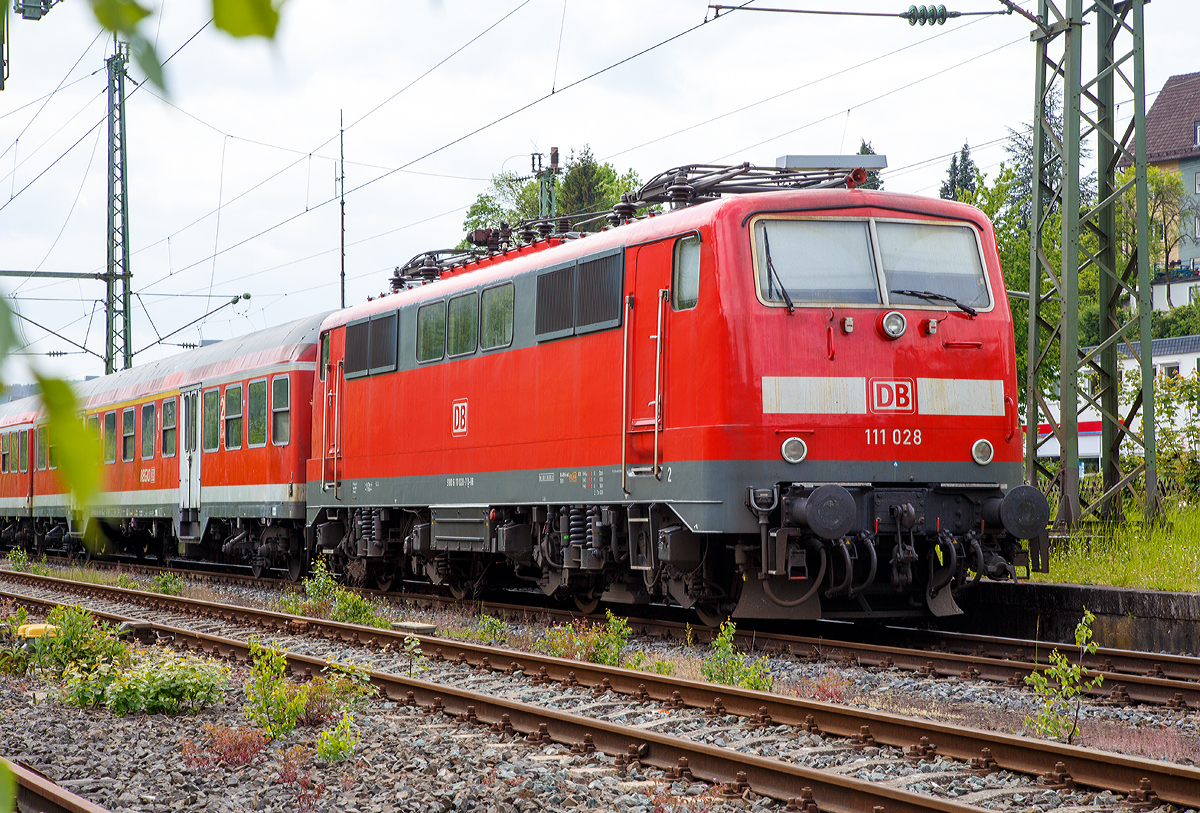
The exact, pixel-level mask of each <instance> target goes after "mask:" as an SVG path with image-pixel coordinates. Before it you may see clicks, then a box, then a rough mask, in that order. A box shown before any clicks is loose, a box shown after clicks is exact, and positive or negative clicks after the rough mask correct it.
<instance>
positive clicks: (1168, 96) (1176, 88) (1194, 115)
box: [1146, 73, 1200, 164]
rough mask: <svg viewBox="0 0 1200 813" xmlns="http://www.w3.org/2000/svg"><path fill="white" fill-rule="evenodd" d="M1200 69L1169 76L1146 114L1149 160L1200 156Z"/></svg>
mask: <svg viewBox="0 0 1200 813" xmlns="http://www.w3.org/2000/svg"><path fill="white" fill-rule="evenodd" d="M1196 122H1200V73H1184V74H1180V75H1179V76H1172V77H1171V78H1170V79H1168V80H1167V83H1166V84H1165V85H1163V87H1162V90H1161V91H1160V92H1159V94H1158V98H1156V99H1155V100H1154V104H1152V105H1151V106H1150V112H1148V113H1147V114H1146V160H1147V161H1149V162H1150V163H1152V164H1157V163H1160V162H1162V161H1174V160H1176V159H1179V158H1190V157H1192V156H1200V146H1197V145H1196Z"/></svg>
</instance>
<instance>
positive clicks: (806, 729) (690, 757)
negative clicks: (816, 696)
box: [4, 573, 1200, 811]
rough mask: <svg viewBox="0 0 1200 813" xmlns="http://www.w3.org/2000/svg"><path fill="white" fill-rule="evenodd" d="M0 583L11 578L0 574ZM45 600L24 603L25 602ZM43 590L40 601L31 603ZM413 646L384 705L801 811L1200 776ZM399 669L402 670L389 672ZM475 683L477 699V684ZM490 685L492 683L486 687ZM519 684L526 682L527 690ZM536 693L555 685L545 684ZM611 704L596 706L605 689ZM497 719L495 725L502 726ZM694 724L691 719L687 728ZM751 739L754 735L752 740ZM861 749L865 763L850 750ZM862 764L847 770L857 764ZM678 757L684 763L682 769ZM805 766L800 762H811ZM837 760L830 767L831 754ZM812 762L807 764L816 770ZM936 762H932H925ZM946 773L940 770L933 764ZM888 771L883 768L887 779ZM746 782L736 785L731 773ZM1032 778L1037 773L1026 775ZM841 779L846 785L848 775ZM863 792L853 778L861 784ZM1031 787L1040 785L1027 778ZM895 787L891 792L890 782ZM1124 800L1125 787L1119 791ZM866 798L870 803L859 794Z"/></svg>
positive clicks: (457, 649) (1167, 785)
mask: <svg viewBox="0 0 1200 813" xmlns="http://www.w3.org/2000/svg"><path fill="white" fill-rule="evenodd" d="M4 575H5V576H6V577H8V576H9V574H7V573H6V574H4ZM17 576H18V577H19V578H18V580H19V581H22V582H24V587H25V589H23V590H21V591H20V592H19V593H18V592H15V591H6V593H7V594H8V595H10V596H12V597H14V598H17V599H19V600H22V601H27V602H43V603H47V604H48V603H55V602H57V601H61V600H62V595H61V593H62V592H63V591H65V592H68V593H69V594H71V595H73V596H84V595H88V596H91V597H92V600H91V601H90V602H89V603H90V604H93V605H94V604H97V603H98V602H114V603H118V602H119V603H121V604H123V606H124V611H123V612H121V613H118V612H114V611H112V610H111V609H110V610H105V609H104V608H103V607H100V609H101V613H99V614H101V615H104V614H106V613H107V616H108V617H110V618H111V619H113V620H118V619H121V620H124V619H127V618H128V617H129V615H128V614H129V606H128V605H129V604H130V603H134V604H137V605H138V607H137V610H136V614H137V616H138V617H140V618H142V619H149V621H150V629H152V630H153V631H154V634H155V635H156V636H159V637H162V638H169V639H170V640H172V641H174V642H175V643H176V644H178V645H186V646H188V647H190V648H193V649H198V650H203V651H205V652H208V653H210V654H219V655H222V656H225V657H233V658H238V659H242V660H244V659H245V658H246V657H247V656H248V646H247V643H246V639H248V638H249V637H250V636H251V635H253V634H255V633H257V634H261V633H262V632H263V631H267V632H268V633H273V634H277V635H279V636H281V637H283V638H285V639H287V640H291V641H292V642H293V643H292V644H288V647H289V649H296V648H306V647H308V646H310V645H309V644H308V643H306V641H309V640H311V639H312V638H313V637H316V638H319V639H321V640H322V641H323V642H324V643H326V644H328V645H331V646H353V647H359V648H361V647H368V648H370V649H372V650H373V651H374V652H375V653H377V654H378V655H379V656H380V657H384V658H385V659H386V657H385V656H388V655H389V654H395V653H399V652H401V651H403V649H404V646H403V642H404V638H405V637H407V636H406V634H405V633H403V632H398V631H391V630H378V629H373V628H369V627H360V626H357V625H351V624H341V623H338V622H331V621H325V620H321V619H312V618H300V617H296V616H289V615H286V614H282V613H275V612H270V611H263V610H256V609H252V608H247V607H230V606H224V605H217V604H213V603H209V602H200V601H196V600H194V599H180V598H177V597H166V596H160V595H155V594H148V593H141V592H138V591H128V590H122V589H120V588H108V587H98V586H95V585H85V584H80V583H76V582H61V581H59V580H50V579H46V578H44V577H30V576H28V575H27V574H17ZM35 591H36V593H42V594H43V595H37V594H36V593H35ZM45 594H48V595H45ZM195 616H201V617H204V618H206V619H215V620H217V621H219V622H221V623H224V624H228V625H231V626H233V627H237V628H240V629H239V630H238V631H237V635H238V637H236V638H235V637H230V634H220V635H216V634H212V633H210V632H202V631H200V630H197V629H194V628H193V627H194V625H195V622H194V620H193V621H191V624H190V625H189V620H190V619H194V617H195ZM418 639H419V641H420V643H421V648H422V651H423V652H424V653H426V654H427V655H428V657H429V658H430V660H431V661H432V662H433V663H434V664H435V665H436V668H437V670H439V673H447V674H446V677H445V680H444V681H433V680H419V679H415V678H411V677H406V676H404V675H402V674H398V673H397V672H396V671H380V670H377V671H373V672H372V680H373V681H374V682H375V683H376V685H377V686H379V688H380V689H381V690H382V691H383V692H384V693H385V694H386V695H387V696H389V697H392V698H395V699H398V700H401V701H402V702H405V703H411V704H417V705H419V706H421V707H422V708H424V709H425V710H426V711H427V713H431V714H450V715H458V716H459V717H460V718H461V719H462V720H464V721H467V722H478V723H480V724H484V725H487V726H495V727H496V729H497V730H498V731H501V732H506V731H511V732H512V734H513V735H514V736H515V735H516V734H525V735H531V736H532V739H533V741H535V742H537V741H541V740H542V739H543V738H548V739H547V741H556V742H561V743H566V744H568V745H570V746H571V747H573V748H576V749H583V750H585V751H586V750H589V749H592V748H594V749H597V750H599V751H601V752H603V753H605V754H608V755H610V756H612V757H615V758H617V759H618V760H623V761H624V762H625V763H627V764H628V763H642V764H646V765H651V766H654V767H657V768H660V769H663V770H669V771H675V772H678V773H680V774H685V773H686V771H685V769H686V770H690V772H691V774H692V775H694V776H696V777H698V778H703V779H706V780H709V781H714V782H719V783H723V784H724V785H725V786H726V789H727V790H728V791H729V792H731V793H733V792H736V791H737V789H738V788H740V787H749V788H753V789H754V791H755V792H757V793H762V794H764V795H769V796H773V797H776V798H780V799H797V800H800V801H798V802H797V803H796V804H799V805H801V806H802V807H803V806H804V805H805V804H806V803H807V802H806V800H807V799H809V798H810V797H809V796H807V795H806V794H805V791H804V789H805V788H808V789H810V790H811V792H812V796H811V798H812V799H813V800H815V802H816V804H817V805H818V807H820V808H821V809H826V810H850V809H866V808H865V807H863V805H864V804H869V805H870V806H871V807H875V806H882V807H885V808H886V809H887V810H889V811H897V810H909V809H914V810H915V809H938V810H947V811H950V810H968V809H971V810H978V809H979V808H978V807H974V806H971V805H963V804H959V803H954V802H950V801H949V800H946V799H931V798H929V797H927V796H922V795H921V794H912V792H911V791H908V790H906V789H905V787H906V784H905V780H904V779H903V776H901V777H900V778H899V779H897V782H898V783H899V785H900V786H899V787H893V786H890V785H888V784H887V783H886V782H884V783H881V782H878V781H866V780H861V779H855V776H857V775H860V774H861V773H862V770H861V769H863V768H872V767H878V766H879V765H883V764H892V763H901V764H906V757H907V760H908V761H912V762H918V761H922V760H924V761H925V763H929V762H930V761H931V760H938V761H941V760H948V761H947V763H946V764H951V762H950V761H953V764H956V765H957V768H956V771H957V772H960V773H962V772H968V771H969V770H970V769H969V768H968V767H967V766H968V765H970V766H972V767H973V768H974V769H975V770H977V771H978V772H980V773H981V774H983V775H990V774H993V773H994V772H996V771H1012V772H1017V773H1020V774H1023V775H1025V776H1026V777H1027V778H1029V781H1030V783H1031V784H1032V785H1033V786H1034V787H1037V788H1039V789H1044V788H1046V787H1054V788H1060V789H1069V788H1073V787H1076V786H1084V787H1091V788H1098V789H1105V790H1109V791H1114V792H1118V793H1122V794H1130V796H1129V799H1130V800H1131V801H1132V802H1134V803H1140V802H1144V803H1150V802H1151V801H1153V800H1154V799H1161V800H1163V801H1167V802H1172V803H1175V804H1180V805H1184V806H1195V805H1196V804H1197V802H1200V771H1197V770H1196V769H1194V768H1189V767H1185V766H1180V765H1175V764H1169V763H1162V762H1157V761H1153V760H1145V759H1139V758H1134V757H1127V756H1123V755H1119V754H1110V753H1104V752H1096V751H1091V750H1089V749H1083V748H1073V747H1070V746H1064V745H1061V744H1058V743H1052V742H1046V741H1041V740H1029V739H1026V738H1023V737H1016V736H1012V735H1005V734H1000V733H997V732H994V731H975V730H972V729H967V728H962V727H957V726H947V725H941V724H938V723H934V722H930V721H926V720H915V719H911V718H905V717H900V716H894V715H888V714H884V713H880V712H874V711H866V710H861V709H855V708H848V707H841V706H834V705H829V704H824V703H819V702H815V701H809V700H802V699H796V698H788V697H782V696H779V695H772V694H767V693H762V692H755V691H749V690H740V689H736V688H732V687H727V686H715V685H713V684H709V683H702V682H696V681H686V680H680V679H676V678H670V677H664V676H659V675H654V674H650V673H645V672H634V671H630V670H626V669H615V668H611V667H604V666H599V665H596V664H591V663H585V662H579V661H568V660H563V659H559V658H552V657H547V656H541V655H536V654H531V653H525V652H516V651H511V650H502V649H498V648H496V647H495V646H484V645H479V644H473V643H470V642H463V641H457V640H450V639H442V638H433V637H427V636H418ZM291 656H292V659H291V663H292V669H293V671H295V672H297V673H301V674H303V673H305V672H308V673H315V672H316V671H317V670H319V669H320V668H321V667H323V666H324V665H325V660H324V658H323V657H314V655H312V654H307V655H306V654H303V653H300V652H292V653H291ZM399 671H403V669H402V668H400V669H399ZM514 683H515V684H518V685H519V687H520V688H519V689H518V690H517V691H518V696H519V697H520V698H521V699H520V700H519V701H518V700H513V699H511V698H506V697H504V696H503V692H502V691H499V690H498V689H497V688H496V687H497V686H509V690H511V685H510V684H514ZM474 684H487V687H486V688H487V689H488V690H487V691H480V690H479V689H480V688H485V687H483V686H481V685H478V686H475V688H471V686H472V685H474ZM493 684H494V685H493ZM530 687H539V688H537V689H530ZM549 687H554V688H553V689H551V688H549ZM547 692H548V693H550V694H551V695H553V697H552V698H551V699H550V700H549V701H548V702H544V703H543V704H542V705H540V706H539V705H538V703H536V702H528V703H527V702H523V701H524V700H525V696H526V695H527V694H528V695H530V696H531V697H532V696H533V695H534V694H538V693H547ZM610 694H611V696H612V697H613V698H614V700H613V701H612V703H611V704H610V703H608V701H603V702H601V700H600V698H607V697H608V696H609V695H610ZM581 697H590V698H593V701H591V702H590V705H589V703H588V702H586V701H585V702H584V703H583V704H584V705H588V706H589V707H590V706H594V705H596V704H597V703H599V704H600V705H602V706H607V705H612V704H617V701H616V700H615V698H618V697H619V698H621V700H620V705H624V706H627V707H628V709H629V710H627V711H622V712H620V713H618V714H617V715H616V719H618V720H620V719H623V718H624V717H625V716H630V717H632V718H639V717H644V716H645V714H644V710H645V709H644V707H645V706H646V705H647V704H650V705H652V706H654V707H655V710H654V712H653V713H651V714H650V719H652V720H658V719H666V718H665V717H664V718H659V717H658V715H660V714H661V715H669V716H671V717H674V716H676V715H688V716H689V720H693V719H694V720H701V721H705V720H707V721H710V722H707V723H703V725H704V726H709V727H712V726H713V724H714V721H715V724H716V727H717V728H719V729H721V730H731V729H736V730H737V731H738V732H739V733H740V732H743V731H756V732H760V733H759V734H757V735H755V736H756V738H757V739H758V740H770V741H771V742H773V743H774V744H772V745H770V746H769V747H768V746H764V747H763V748H761V749H759V753H742V752H740V751H739V750H737V749H736V748H733V747H728V748H726V747H720V746H716V745H712V744H710V743H707V742H702V741H697V735H695V734H694V733H693V734H690V735H689V736H688V737H680V736H671V735H667V734H662V733H660V732H658V731H655V730H652V727H647V726H646V725H644V724H642V725H634V726H629V725H622V724H621V723H620V722H614V721H613V719H614V717H613V715H611V714H610V715H608V716H609V719H599V720H597V719H596V717H595V716H594V715H592V716H589V715H588V714H584V713H575V712H567V711H563V709H564V708H572V707H578V706H580V704H581V701H580V698H581ZM505 715H507V722H506V720H505ZM690 724H692V723H691V722H689V725H690ZM727 738H728V740H729V741H731V742H738V741H744V740H745V739H746V736H745V735H742V736H733V735H727ZM752 739H753V738H752ZM787 742H798V743H800V744H801V745H802V748H801V750H806V749H807V750H808V751H813V750H814V749H815V750H818V751H819V750H821V749H822V748H824V749H825V750H827V751H828V750H830V749H833V750H835V751H839V752H844V754H848V755H853V754H858V755H859V756H857V757H853V756H846V757H845V758H844V759H843V758H841V757H839V758H838V759H841V761H840V762H838V764H839V765H843V766H848V767H847V768H846V770H855V776H847V775H844V774H842V773H838V771H837V770H835V771H833V775H832V776H831V775H830V771H820V770H814V769H811V768H808V767H805V766H804V765H802V764H796V762H803V761H805V759H807V757H805V758H803V759H793V760H790V761H789V760H786V759H778V758H772V757H771V756H764V754H772V753H773V754H775V755H776V756H778V755H779V754H780V753H781V749H785V748H787V747H789V746H787V745H785V744H784V743H787ZM864 753H867V754H868V757H869V758H866V757H863V756H861V755H862V754H864ZM864 759H865V760H866V764H865V765H858V766H856V765H855V763H856V762H863V760H864ZM681 760H686V762H681ZM810 761H811V760H810ZM834 761H835V762H836V761H837V760H834ZM817 762H818V763H819V762H820V760H818V761H817ZM939 764H940V762H939ZM880 770H883V769H880ZM947 770H949V769H947ZM885 772H886V771H885ZM739 774H744V777H739ZM1034 777H1042V778H1041V779H1040V780H1036V779H1034ZM851 780H853V781H851ZM859 783H863V784H859ZM1038 783H1040V784H1038ZM893 784H896V783H893ZM1131 791H1132V792H1131ZM872 794H873V795H872Z"/></svg>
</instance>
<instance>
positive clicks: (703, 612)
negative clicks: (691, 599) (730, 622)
mask: <svg viewBox="0 0 1200 813" xmlns="http://www.w3.org/2000/svg"><path fill="white" fill-rule="evenodd" d="M692 609H693V610H695V611H696V616H697V617H698V618H699V619H700V623H701V624H703V625H704V626H706V627H719V626H721V624H723V623H725V619H726V618H728V617H729V613H728V612H726V609H725V607H724V606H722V605H719V604H713V605H707V606H706V605H704V604H697V605H696V606H695V607H693V608H692Z"/></svg>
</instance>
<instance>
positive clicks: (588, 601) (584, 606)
mask: <svg viewBox="0 0 1200 813" xmlns="http://www.w3.org/2000/svg"><path fill="white" fill-rule="evenodd" d="M571 598H572V599H574V601H575V607H576V608H577V609H578V610H579V612H581V613H583V614H584V615H591V614H592V613H594V612H596V608H597V607H599V606H600V597H599V596H592V597H588V598H584V597H583V596H581V595H579V594H578V593H576V594H574V595H572V596H571Z"/></svg>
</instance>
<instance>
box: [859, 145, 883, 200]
mask: <svg viewBox="0 0 1200 813" xmlns="http://www.w3.org/2000/svg"><path fill="white" fill-rule="evenodd" d="M860 140H861V142H862V143H861V144H859V145H858V153H857V154H858V155H877V154H878V153H876V152H875V150H874V149H873V148H872V147H871V142H870V141H867V140H866V139H865V138H864V139H860ZM859 188H860V189H878V190H882V189H883V179H882V178H880V177H879V170H877V169H868V170H867V179H866V180H865V181H863V182H862V183H861V184H859Z"/></svg>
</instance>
